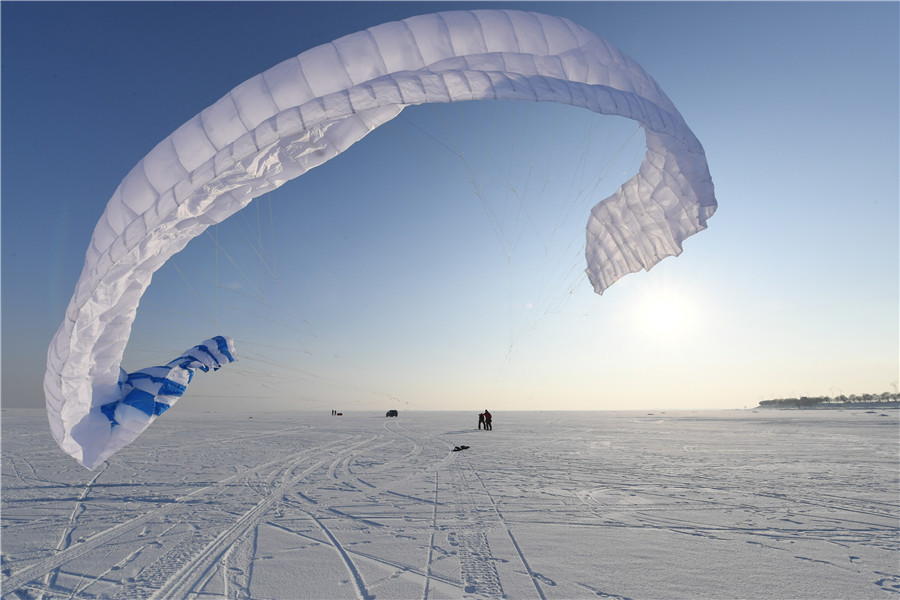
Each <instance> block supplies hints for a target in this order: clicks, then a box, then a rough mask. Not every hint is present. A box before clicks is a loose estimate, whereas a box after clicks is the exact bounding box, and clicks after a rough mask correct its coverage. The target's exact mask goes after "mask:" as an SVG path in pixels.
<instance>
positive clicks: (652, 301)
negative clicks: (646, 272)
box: [636, 289, 694, 338]
mask: <svg viewBox="0 0 900 600" xmlns="http://www.w3.org/2000/svg"><path fill="white" fill-rule="evenodd" d="M693 312H694V308H693V305H692V304H691V302H690V301H689V300H688V298H687V297H686V296H685V295H684V294H682V293H680V292H677V291H675V290H671V289H662V290H653V291H652V292H650V293H649V294H648V296H647V298H646V299H645V300H644V301H643V302H641V303H640V305H639V306H638V309H637V315H636V316H637V320H638V323H639V324H640V326H641V328H642V329H643V330H644V332H645V333H646V334H647V335H648V336H651V337H654V338H666V337H671V336H674V335H676V334H679V333H682V332H684V331H685V330H687V329H688V328H689V327H690V326H691V322H692V320H693V319H692V315H693Z"/></svg>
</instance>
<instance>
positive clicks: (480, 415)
mask: <svg viewBox="0 0 900 600" xmlns="http://www.w3.org/2000/svg"><path fill="white" fill-rule="evenodd" d="M482 426H484V428H485V429H487V426H486V425H485V424H484V413H478V429H481V427H482Z"/></svg>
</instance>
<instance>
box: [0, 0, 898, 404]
mask: <svg viewBox="0 0 900 600" xmlns="http://www.w3.org/2000/svg"><path fill="white" fill-rule="evenodd" d="M476 6H477V7H490V6H493V5H492V4H488V3H470V2H454V3H416V2H404V3H383V2H371V3H361V4H352V5H350V6H348V5H347V4H346V3H313V2H310V3H293V2H277V3H261V2H254V3H239V2H228V3H199V4H197V3H156V2H152V3H115V2H113V3H109V2H103V3H42V2H34V3H31V2H28V3H15V2H3V3H2V5H0V11H2V15H0V16H2V402H3V405H4V406H34V407H39V406H42V405H43V390H42V379H43V372H44V367H45V353H46V348H47V345H48V343H49V341H50V339H51V337H52V335H53V333H54V332H55V331H56V328H57V327H58V326H59V323H60V322H61V320H62V318H63V314H64V310H65V307H66V304H67V303H68V300H69V298H70V296H71V294H72V292H73V289H74V285H75V281H76V280H77V278H78V275H79V273H80V271H81V266H82V262H83V257H84V252H85V249H86V247H87V244H88V241H89V239H90V236H91V233H92V230H93V227H94V224H95V223H96V221H97V219H98V217H99V216H100V214H101V212H102V211H103V208H104V206H105V205H106V202H107V200H108V199H109V197H110V196H111V194H112V192H113V191H114V190H115V188H116V186H117V185H118V183H119V181H120V180H121V179H122V178H123V177H124V176H125V174H126V173H127V172H128V171H129V170H130V169H131V168H132V167H133V166H134V165H135V164H136V163H137V162H138V161H139V160H140V159H141V158H142V157H143V156H144V155H145V154H146V153H147V152H148V151H149V150H151V149H152V148H153V147H154V146H155V145H156V144H157V143H158V142H159V141H160V140H162V139H163V138H165V137H166V136H167V135H169V134H170V133H171V132H172V131H173V130H174V129H176V128H177V127H178V126H179V125H181V124H182V123H183V122H185V121H187V120H188V119H189V118H191V117H192V116H194V115H195V114H197V113H198V112H200V111H201V110H202V109H204V108H205V107H207V106H208V105H210V104H212V103H213V102H214V101H215V100H217V99H218V98H220V97H221V96H223V95H224V94H225V93H227V92H228V91H229V90H230V89H232V88H233V87H235V86H236V85H237V84H239V83H241V82H242V81H244V80H246V79H248V78H249V77H251V76H253V75H255V74H257V73H259V72H261V71H263V70H265V69H267V68H269V67H270V66H273V65H274V64H276V63H278V62H280V61H282V60H284V59H286V58H288V57H290V56H293V55H296V54H299V53H300V52H302V51H303V50H306V49H308V48H311V47H313V46H316V45H318V44H321V43H325V42H328V41H330V40H332V39H335V38H337V37H339V36H341V35H345V34H348V33H352V32H355V31H358V30H361V29H364V28H366V27H370V26H373V25H376V24H379V23H382V22H385V21H390V20H396V19H401V18H405V17H408V16H412V15H415V14H421V13H426V12H433V11H438V10H447V9H463V8H471V7H476ZM501 6H503V7H506V8H522V9H526V10H533V11H539V12H546V13H548V14H554V15H559V16H565V17H568V18H571V19H572V20H573V21H575V22H576V23H578V24H580V25H582V26H584V27H586V28H588V29H590V30H592V31H593V32H595V33H596V34H598V35H599V36H601V37H604V38H606V39H607V40H609V41H610V42H612V43H613V44H614V45H616V46H617V47H619V48H620V49H622V50H623V51H624V52H626V53H628V54H629V55H631V56H632V57H633V58H635V59H636V60H637V62H639V63H640V64H641V65H642V66H643V67H644V68H645V69H646V70H647V71H648V72H649V73H650V74H651V75H652V76H653V77H654V78H655V79H656V80H657V81H658V82H659V83H660V85H661V87H662V88H663V89H664V90H665V91H666V93H667V94H668V95H669V97H670V98H671V99H672V100H673V102H674V103H675V105H676V106H677V107H678V108H679V110H680V111H681V112H682V114H683V115H684V117H685V119H686V121H687V122H688V124H689V125H690V126H691V128H692V129H693V130H694V132H695V134H696V135H697V137H698V138H699V139H700V141H701V142H702V143H703V145H704V147H705V149H706V153H707V157H708V159H709V164H710V170H711V173H712V176H713V181H714V183H715V185H716V192H717V197H718V200H719V210H718V212H717V213H716V215H715V216H714V217H713V218H712V219H711V220H710V227H709V229H708V230H707V231H705V232H702V233H700V234H698V235H697V236H695V237H693V238H690V239H689V240H688V241H687V242H686V244H685V253H684V254H683V255H682V256H681V257H679V258H670V259H666V260H665V261H663V262H662V263H661V264H660V265H658V266H657V267H656V268H654V269H653V270H652V271H650V272H649V273H638V274H634V275H630V276H628V277H626V278H625V279H624V280H622V281H620V282H618V283H616V284H615V285H614V286H613V287H612V288H611V289H610V290H608V291H607V292H606V293H605V294H604V295H603V296H602V297H601V296H597V295H595V294H593V292H592V291H591V289H590V286H589V284H588V283H587V281H586V278H585V277H584V276H583V275H582V271H583V268H584V264H583V258H582V257H581V256H580V255H579V252H578V248H577V247H576V248H574V249H572V248H569V247H568V244H570V243H573V244H575V245H576V246H577V245H579V244H581V242H582V240H581V236H582V231H583V228H584V224H585V222H586V220H587V214H588V213H587V211H588V207H589V206H590V204H591V202H590V200H591V198H590V197H587V198H585V197H581V196H578V195H577V192H578V191H584V189H585V187H584V185H583V181H584V178H585V177H594V176H596V175H597V172H599V170H600V169H601V168H605V169H606V170H605V171H603V172H602V173H603V174H605V175H606V177H605V178H604V179H603V186H606V187H604V188H603V191H602V192H600V191H598V193H603V194H604V195H605V194H606V193H609V192H611V191H612V190H614V189H615V187H616V186H617V185H618V184H620V183H622V182H624V181H625V180H626V179H627V178H628V177H629V176H630V174H631V173H630V172H628V169H632V170H634V169H636V168H637V164H638V162H637V161H638V160H639V157H640V153H641V145H640V142H641V141H642V140H641V137H642V136H641V135H640V134H638V135H637V137H636V138H630V137H629V136H631V135H632V134H633V133H634V127H633V125H632V124H630V123H628V122H620V121H619V120H616V119H609V118H605V119H604V118H597V117H594V116H592V115H590V114H574V115H573V114H572V109H566V108H565V107H544V106H540V107H539V106H536V105H534V106H530V107H528V108H522V107H512V108H507V107H500V109H499V110H498V109H497V107H488V108H485V107H480V108H479V107H452V108H448V107H443V108H440V107H439V108H430V107H421V108H419V109H416V110H409V111H405V112H404V113H403V115H401V117H400V118H398V119H397V120H395V121H394V122H392V123H391V124H389V125H388V126H385V127H384V128H383V129H384V131H381V130H378V131H376V132H375V133H373V134H372V135H371V136H370V137H369V138H366V139H365V140H363V141H362V142H361V143H360V144H358V145H357V146H355V147H354V148H352V149H351V150H350V151H348V152H347V153H345V154H344V155H342V156H340V157H338V158H337V159H336V160H333V161H331V162H330V163H328V164H326V165H325V166H323V167H321V168H320V169H317V170H315V171H313V172H311V173H309V174H307V175H306V176H304V177H301V178H300V179H298V180H296V181H295V182H292V183H291V184H288V185H286V186H284V187H283V188H281V189H279V190H277V191H276V192H273V193H272V194H271V195H270V196H268V197H266V198H264V199H263V200H262V201H261V202H257V203H256V204H255V205H251V207H249V208H248V209H246V210H245V211H244V212H243V213H241V214H239V215H237V216H236V217H235V218H233V220H232V221H233V222H229V223H225V224H223V225H221V226H219V228H218V229H215V230H211V231H210V235H209V236H203V237H201V238H198V239H197V240H195V242H192V243H191V245H190V246H189V247H188V249H186V250H185V252H184V253H183V254H181V255H178V256H176V257H175V264H174V265H167V266H166V267H164V268H163V269H162V270H161V271H160V272H159V273H158V275H157V277H156V278H155V279H154V283H153V284H152V285H151V286H150V288H149V290H148V292H147V294H146V295H145V297H144V300H143V301H142V305H141V308H140V310H139V315H138V319H137V321H136V323H135V329H134V332H133V334H132V337H131V341H130V345H129V349H128V351H127V352H126V356H125V363H124V365H123V366H124V367H125V368H126V369H129V370H135V369H138V368H141V367H146V366H150V365H152V364H161V363H164V362H167V361H168V360H170V359H171V358H174V357H175V356H177V354H178V353H179V352H181V351H182V350H184V349H185V348H187V347H189V346H191V345H193V344H195V343H197V342H199V341H201V340H202V339H204V338H206V337H209V336H211V335H215V334H226V335H232V336H234V337H235V338H236V341H237V344H238V351H239V353H240V355H241V357H242V360H241V362H240V363H238V364H236V365H232V366H229V367H228V368H227V369H223V370H222V371H221V372H219V373H216V374H215V375H203V376H202V377H198V378H197V380H195V383H194V384H192V389H191V390H189V392H188V395H187V396H186V397H185V399H184V400H183V401H182V403H183V405H184V406H187V405H188V404H189V403H190V406H192V407H193V408H199V409H204V410H206V409H211V410H214V409H216V408H231V407H237V408H240V409H245V410H250V409H257V408H261V407H274V408H285V407H297V408H302V409H313V410H327V409H328V408H330V407H336V408H339V409H344V410H352V409H363V408H366V409H368V408H374V409H386V408H391V407H395V408H401V409H403V408H416V409H430V408H435V409H467V410H468V409H481V408H484V407H485V406H487V407H489V408H491V409H492V410H511V409H539V408H554V409H563V408H566V409H569V408H570V409H619V408H639V409H644V408H647V409H651V408H652V409H659V408H679V407H681V408H719V407H721V408H731V407H743V406H753V405H755V404H756V403H757V402H758V401H759V400H763V399H768V398H772V397H784V396H792V395H819V394H828V395H837V394H841V393H844V394H854V393H864V392H882V391H896V389H897V385H898V377H900V376H898V369H900V367H898V365H900V355H898V339H900V332H898V306H900V292H898V281H900V264H898V262H900V243H898V237H900V236H898V224H900V215H898V198H900V191H898V181H900V173H898V164H900V157H898V139H900V127H898V106H900V93H898V76H900V75H898V74H900V65H898V57H900V41H898V40H900V31H898V27H900V25H898V24H900V4H898V3H896V2H885V3H866V2H846V3H841V2H829V3H813V2H803V3H737V2H722V3H651V2H647V3H616V2H596V3H595V2H578V3H567V2H553V3H517V2H511V3H504V4H502V5H501ZM583 112H584V111H582V113H583ZM588 128H590V129H588ZM587 131H590V132H591V135H589V136H585V132H587ZM585 137H587V138H588V139H589V145H588V146H585V145H583V142H584V140H585ZM448 147H456V148H457V149H459V150H460V151H461V152H463V153H464V154H465V159H464V160H460V159H459V158H458V157H457V156H456V155H455V154H454V153H453V152H451V151H450V150H449V149H448ZM617 152H618V154H617ZM616 157H617V158H616ZM582 160H585V161H587V164H588V166H589V168H588V169H586V171H590V172H588V173H587V174H585V172H583V171H581V170H579V169H580V167H579V165H580V164H581V163H580V161H582ZM532 164H534V165H536V167H535V168H534V169H532V175H531V176H530V178H529V176H527V175H525V174H524V171H523V170H521V169H525V171H527V166H529V165H532ZM511 165H514V166H511ZM523 165H525V167H523ZM469 177H472V178H475V180H476V181H478V182H479V185H481V186H482V190H483V193H482V195H481V196H480V197H479V195H477V194H476V193H474V192H473V186H472V185H471V183H470V182H468V181H467V178H469ZM506 178H510V179H514V181H512V183H510V185H509V186H506V185H505V184H504V185H495V183H496V182H497V181H498V180H501V181H503V180H505V179H506ZM538 183H540V187H543V186H545V185H546V186H547V187H546V189H547V190H548V191H546V192H545V193H544V194H543V195H540V196H538V197H535V198H534V199H527V198H525V193H524V191H523V190H524V189H525V188H529V189H531V190H534V189H536V188H538V187H539V186H538V185H537V184H538ZM510 186H514V189H516V190H517V191H520V192H522V193H521V198H516V197H513V198H510V194H509V190H510V189H511V187H510ZM554 186H560V187H554ZM579 186H580V187H579ZM567 190H568V191H567ZM571 190H575V192H576V193H575V194H574V196H576V197H575V198H574V199H573V198H572V195H573V194H572V192H571ZM567 194H569V195H568V196H567ZM604 195H600V196H598V197H595V198H594V199H593V201H597V200H599V199H602V197H604ZM569 207H571V208H572V209H573V214H572V215H571V216H565V213H564V212H561V208H562V209H566V208H569ZM494 218H496V220H492V219H494ZM214 238H218V244H219V246H218V247H217V246H216V242H215V241H214ZM235 265H237V266H235Z"/></svg>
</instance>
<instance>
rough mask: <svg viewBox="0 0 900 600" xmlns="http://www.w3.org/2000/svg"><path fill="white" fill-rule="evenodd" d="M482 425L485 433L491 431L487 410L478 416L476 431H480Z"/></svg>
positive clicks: (489, 415)
mask: <svg viewBox="0 0 900 600" xmlns="http://www.w3.org/2000/svg"><path fill="white" fill-rule="evenodd" d="M482 425H484V429H485V430H486V431H490V430H491V429H493V428H492V427H491V413H489V412H488V409H484V412H483V413H479V415H478V429H481V426H482Z"/></svg>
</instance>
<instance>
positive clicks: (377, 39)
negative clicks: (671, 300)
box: [44, 10, 716, 469]
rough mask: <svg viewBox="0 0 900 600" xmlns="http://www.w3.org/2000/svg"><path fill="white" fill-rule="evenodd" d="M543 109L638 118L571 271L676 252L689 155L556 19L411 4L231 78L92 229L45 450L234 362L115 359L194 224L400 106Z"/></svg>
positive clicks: (102, 440)
mask: <svg viewBox="0 0 900 600" xmlns="http://www.w3.org/2000/svg"><path fill="white" fill-rule="evenodd" d="M485 99H491V100H530V101H538V102H560V103H564V104H570V105H575V106H578V107H583V108H586V109H588V110H592V111H595V112H598V113H603V114H608V115H619V116H622V117H627V118H630V119H634V120H636V121H638V122H639V123H640V125H641V126H642V127H643V129H644V131H645V133H646V145H647V153H646V156H645V157H644V159H643V162H642V164H641V166H640V170H639V172H638V173H637V175H635V176H634V177H633V178H632V179H630V180H629V181H627V182H626V183H624V184H623V185H622V186H621V188H620V189H619V190H618V191H617V192H616V193H615V194H614V195H612V196H611V197H609V198H607V199H605V200H603V201H602V202H600V203H599V204H598V205H597V206H595V207H594V209H593V210H592V211H591V215H590V218H589V220H588V224H587V246H586V258H587V274H588V278H589V279H590V281H591V283H592V284H593V286H594V290H595V291H596V292H597V293H602V292H603V291H604V290H605V289H606V288H608V287H609V286H610V285H612V284H613V283H614V282H615V281H616V280H617V279H619V278H620V277H622V276H623V275H626V274H628V273H632V272H635V271H639V270H641V269H649V268H650V267H652V266H653V265H655V264H656V263H658V262H659V261H660V260H662V259H663V258H665V257H666V256H672V255H678V254H680V253H681V249H682V248H681V246H682V242H683V241H684V240H685V238H687V237H689V236H691V235H693V234H695V233H697V232H698V231H701V230H703V229H705V228H706V221H707V219H708V218H709V217H710V216H712V214H713V213H714V212H715V210H716V201H715V196H714V192H713V185H712V181H711V179H710V175H709V170H708V167H707V163H706V158H705V155H704V153H703V148H702V146H701V145H700V143H699V141H698V140H697V138H696V137H694V134H693V133H692V132H691V130H690V129H689V128H688V126H687V124H686V123H685V122H684V119H683V118H682V117H681V115H680V114H679V112H678V111H677V110H676V108H675V106H674V105H673V104H672V102H671V101H670V100H669V99H668V98H667V97H666V95H665V94H664V93H663V91H662V90H661V89H660V88H659V86H658V85H657V84H656V82H655V81H654V80H653V79H652V78H651V77H650V76H649V75H648V74H647V73H645V72H644V70H643V69H642V68H641V67H640V66H639V65H638V64H636V63H635V62H634V61H633V60H632V59H631V58H629V57H628V56H626V55H625V54H623V53H622V52H620V51H619V50H617V49H616V48H614V47H612V46H611V45H610V44H608V43H607V42H605V41H603V40H602V39H600V38H598V37H597V36H595V35H594V34H593V33H591V32H589V31H587V30H585V29H583V28H581V27H579V26H578V25H575V24H574V23H572V22H571V21H569V20H567V19H562V18H557V17H551V16H546V15H541V14H535V13H528V12H518V11H510V10H476V11H459V12H444V13H436V14H428V15H422V16H417V17H413V18H410V19H406V20H404V21H399V22H392V23H385V24H383V25H378V26H377V27H372V28H371V29H368V30H365V31H362V32H359V33H355V34H352V35H348V36H346V37H342V38H340V39H337V40H335V41H333V42H331V43H328V44H325V45H322V46H319V47H316V48H313V49H311V50H307V51H305V52H303V53H302V54H300V55H299V56H296V57H294V58H291V59H289V60H286V61H284V62H282V63H280V64H278V65H276V66H274V67H272V68H271V69H269V70H267V71H265V72H263V73H260V74H259V75H257V76H255V77H253V78H251V79H249V80H248V81H246V82H244V83H242V84H241V85H239V86H238V87H236V88H235V89H233V90H232V91H231V92H229V93H228V94H227V95H225V96H224V97H223V98H222V99H221V100H219V101H218V102H216V103H215V104H213V105H212V106H210V107H209V108H207V109H205V110H203V111H202V112H201V113H200V114H198V115H197V116H196V117H194V118H193V119H191V120H190V121H188V122H187V123H185V124H184V125H182V126H181V127H179V128H178V129H177V130H175V132H173V133H172V134H171V135H170V136H169V137H167V138H166V139H165V140H163V141H162V142H160V144H159V145H158V146H156V147H155V148H154V149H153V150H152V151H151V152H150V153H149V154H148V155H147V156H145V157H144V158H143V159H142V160H141V161H140V162H139V163H138V164H137V166H135V167H134V169H133V170H132V171H131V172H130V173H129V174H128V175H127V176H126V177H125V179H124V180H123V181H122V182H121V184H120V185H119V187H118V189H116V192H115V194H114V195H113V197H112V199H110V201H109V204H108V205H107V207H106V210H105V211H104V213H103V215H102V216H101V218H100V220H99V222H98V223H97V226H96V228H95V230H94V234H93V237H92V239H91V243H90V247H89V248H88V250H87V256H86V257H85V263H84V269H83V271H82V273H81V277H80V279H79V280H78V283H77V285H76V288H75V293H74V295H73V296H72V299H71V301H70V303H69V306H68V309H67V311H66V317H65V320H64V321H63V323H62V325H61V326H60V328H59V330H58V331H57V333H56V336H55V337H54V338H53V341H52V343H51V345H50V349H49V351H48V359H47V373H46V376H45V379H44V389H45V392H46V398H47V412H48V415H49V420H50V428H51V431H52V432H53V436H54V437H55V438H56V441H57V442H58V443H59V445H60V447H62V449H63V450H65V451H66V452H67V453H69V454H71V455H72V456H73V457H74V458H75V459H76V460H78V461H79V462H80V463H81V464H83V465H84V466H86V467H88V468H90V469H93V468H96V467H97V466H98V465H99V464H101V463H102V462H103V461H104V460H105V459H107V458H108V457H109V456H111V455H112V454H113V453H114V452H116V451H117V450H119V449H120V448H122V447H123V446H125V445H126V444H128V443H129V442H131V441H132V440H133V439H134V438H135V437H137V435H138V434H140V432H141V431H143V429H145V428H146V427H147V425H149V424H150V423H151V422H152V421H153V420H154V419H155V418H156V416H157V415H158V414H160V412H162V410H165V409H166V408H168V407H169V406H171V405H172V404H173V403H174V402H175V401H176V400H177V399H178V397H180V395H181V394H182V392H183V391H184V386H185V385H186V384H187V382H188V381H189V380H190V376H191V375H192V374H193V372H194V370H195V369H197V368H199V369H202V370H207V369H209V368H214V369H215V368H218V367H219V366H220V365H222V364H224V363H227V362H230V361H232V360H234V356H235V355H234V347H233V343H232V341H231V340H230V339H228V338H224V337H218V338H213V339H211V340H207V341H206V342H204V343H202V344H200V345H199V346H197V347H195V348H192V349H191V350H189V351H187V352H185V354H183V355H182V356H181V357H179V358H178V359H176V360H175V361H172V362H171V363H169V364H168V365H166V366H165V367H152V368H150V369H144V370H141V371H138V372H135V373H131V374H130V375H129V374H127V373H125V372H124V371H122V370H121V368H120V364H121V361H122V356H123V353H124V351H125V346H126V344H127V342H128V337H129V335H130V331H131V326H132V323H133V321H134V318H135V314H136V311H137V307H138V303H139V301H140V298H141V295H142V294H143V293H144V290H145V289H146V288H147V286H148V285H149V284H150V280H151V277H152V275H153V273H154V272H155V271H156V270H157V269H159V268H160V267H161V266H162V265H163V263H165V262H166V260H168V259H169V257H171V256H172V255H174V254H175V253H177V252H179V251H180V250H181V249H182V248H184V247H185V245H186V244H187V243H188V242H189V241H190V240H191V239H192V238H194V237H196V236H197V235H199V234H200V233H202V232H203V231H204V230H205V229H206V228H207V227H209V226H210V225H213V224H216V223H219V222H221V221H223V220H225V219H227V218H228V217H229V216H231V215H232V214H234V213H235V212H237V211H239V210H240V209H241V208H243V207H244V206H246V205H247V204H248V203H249V202H250V201H251V200H253V199H254V198H256V197H258V196H260V195H262V194H265V193H266V192H269V191H271V190H273V189H275V188H277V187H279V186H280V185H282V184H283V183H285V182H287V181H289V180H291V179H294V178H295V177H298V176H300V175H302V174H303V173H305V172H306V171H308V170H309V169H312V168H313V167H316V166H318V165H321V164H322V163H324V162H325V161H327V160H329V159H331V158H333V157H335V156H337V155H338V154H340V153H341V152H343V151H344V150H346V149H347V148H349V147H350V146H351V145H353V144H354V143H355V142H357V141H359V140H360V139H362V138H363V137H364V136H365V135H366V134H367V133H369V132H370V131H372V130H373V129H375V128H376V127H378V126H379V125H382V124H383V123H385V122H387V121H389V120H391V119H393V118H394V117H396V116H397V115H398V114H399V113H400V111H402V110H403V109H404V108H405V107H407V106H411V105H418V104H423V103H430V102H460V101H465V100H485Z"/></svg>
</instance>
